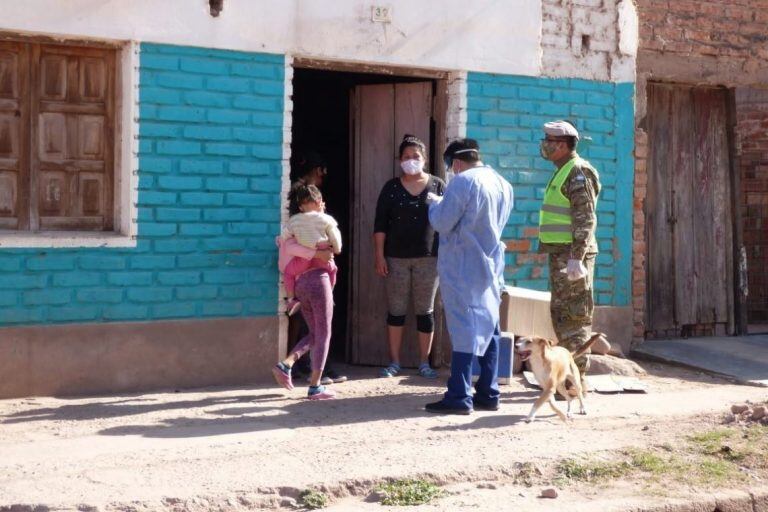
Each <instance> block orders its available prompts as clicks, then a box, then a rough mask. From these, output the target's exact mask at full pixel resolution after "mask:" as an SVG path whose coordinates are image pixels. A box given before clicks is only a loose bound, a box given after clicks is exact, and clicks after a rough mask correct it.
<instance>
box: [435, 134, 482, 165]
mask: <svg viewBox="0 0 768 512" xmlns="http://www.w3.org/2000/svg"><path fill="white" fill-rule="evenodd" d="M443 155H444V156H445V157H446V158H450V159H452V160H461V161H462V162H467V163H470V164H473V163H475V162H477V161H479V160H480V146H479V145H478V144H477V141H476V140H475V139H458V140H455V141H453V142H451V143H450V144H448V147H447V148H445V153H443Z"/></svg>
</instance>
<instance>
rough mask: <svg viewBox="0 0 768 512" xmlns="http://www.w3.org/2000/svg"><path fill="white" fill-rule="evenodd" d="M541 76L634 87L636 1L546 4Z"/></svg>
mask: <svg viewBox="0 0 768 512" xmlns="http://www.w3.org/2000/svg"><path fill="white" fill-rule="evenodd" d="M542 16H543V21H542V37H541V49H542V71H541V72H542V75H544V76H553V77H579V78H585V79H592V80H605V81H612V82H634V81H635V74H636V73H635V62H636V57H637V46H638V19H637V9H636V7H635V4H634V2H633V0H542Z"/></svg>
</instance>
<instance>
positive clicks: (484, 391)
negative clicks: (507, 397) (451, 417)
mask: <svg viewBox="0 0 768 512" xmlns="http://www.w3.org/2000/svg"><path fill="white" fill-rule="evenodd" d="M499 337H500V333H499V326H498V325H497V326H496V329H495V330H494V332H493V335H492V336H491V343H490V344H489V345H488V349H487V350H486V351H485V354H483V355H482V356H479V357H478V358H477V362H478V363H479V365H480V377H479V378H478V379H477V383H475V395H474V397H473V396H472V357H473V354H468V353H466V352H455V351H454V352H452V353H451V376H450V377H449V378H448V390H447V391H446V392H445V396H444V397H443V400H442V401H443V402H444V403H445V404H446V405H448V406H450V407H453V408H457V409H472V404H473V400H474V401H476V402H481V403H483V404H484V405H497V404H498V403H499Z"/></svg>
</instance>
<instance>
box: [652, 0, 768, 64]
mask: <svg viewBox="0 0 768 512" xmlns="http://www.w3.org/2000/svg"><path fill="white" fill-rule="evenodd" d="M637 3H638V14H639V15H640V48H641V49H644V50H656V51H660V52H664V53H677V54H682V55H689V54H693V55H710V56H718V57H727V58H729V59H741V60H743V61H744V63H745V65H746V66H747V69H751V70H757V69H758V68H759V67H760V66H766V65H768V46H767V45H766V40H765V37H766V26H767V25H768V0H638V2H637Z"/></svg>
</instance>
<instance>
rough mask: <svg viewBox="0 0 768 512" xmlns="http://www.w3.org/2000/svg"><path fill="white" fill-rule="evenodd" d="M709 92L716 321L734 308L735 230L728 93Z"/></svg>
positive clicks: (724, 318)
mask: <svg viewBox="0 0 768 512" xmlns="http://www.w3.org/2000/svg"><path fill="white" fill-rule="evenodd" d="M707 92H708V95H707V96H708V97H709V98H710V102H709V108H710V114H709V119H710V122H709V124H708V129H709V130H708V132H709V133H708V137H707V143H708V147H707V149H706V152H707V153H709V155H710V162H711V169H712V171H711V172H712V208H713V211H712V228H713V232H714V237H713V239H714V245H715V246H716V247H717V251H716V252H715V259H714V260H713V261H712V263H711V264H712V266H713V271H714V275H715V276H716V279H714V280H711V281H710V283H711V284H712V285H713V287H714V286H716V287H714V289H713V293H712V294H711V295H708V296H707V300H708V301H709V302H710V304H711V306H710V305H709V304H708V306H709V307H707V308H706V309H707V311H710V310H711V312H712V321H713V322H716V323H728V322H729V318H731V316H732V315H731V312H732V308H733V288H732V285H729V282H730V279H729V276H731V273H732V267H731V266H730V265H729V261H730V257H729V256H730V254H731V253H732V251H733V230H732V224H731V215H730V212H731V207H730V197H731V194H730V169H729V149H728V134H727V127H728V114H727V109H726V102H727V95H726V91H725V90H724V89H710V90H708V91H707ZM699 94H701V93H699Z"/></svg>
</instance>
